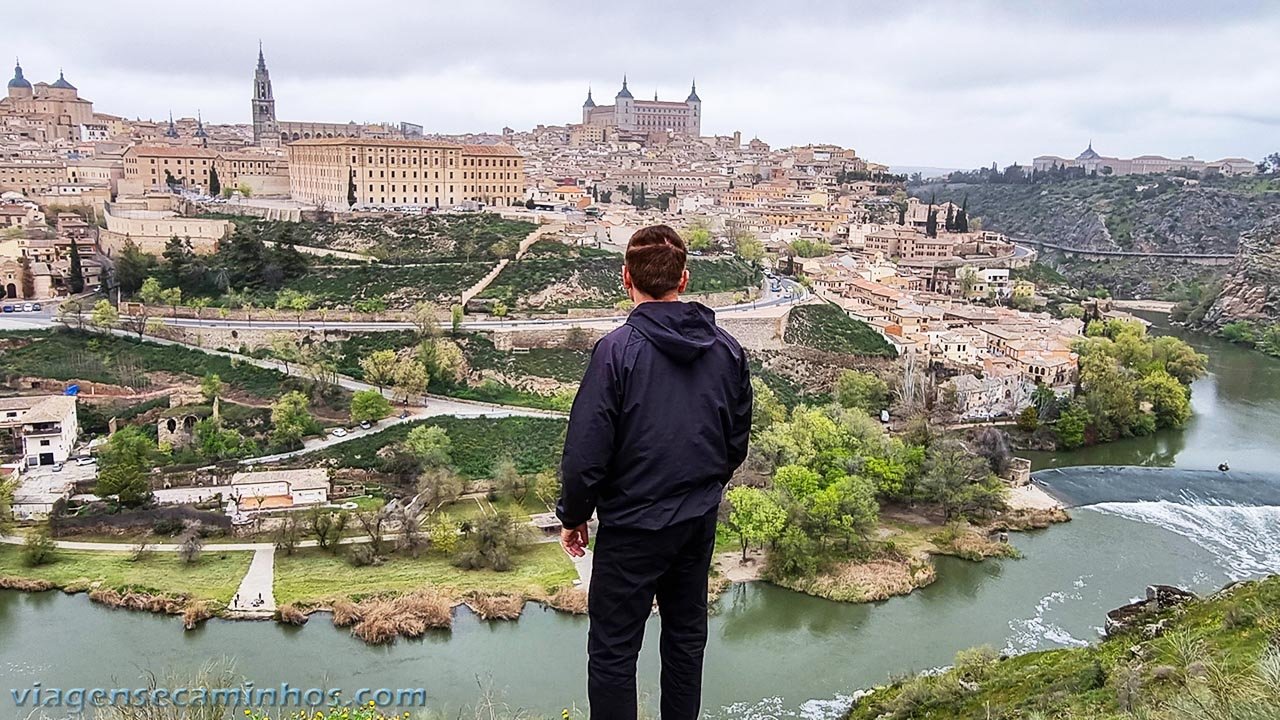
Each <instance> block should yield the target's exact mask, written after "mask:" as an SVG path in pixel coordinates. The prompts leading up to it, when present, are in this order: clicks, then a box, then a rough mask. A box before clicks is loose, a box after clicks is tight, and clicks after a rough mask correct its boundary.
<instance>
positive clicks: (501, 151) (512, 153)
mask: <svg viewBox="0 0 1280 720" xmlns="http://www.w3.org/2000/svg"><path fill="white" fill-rule="evenodd" d="M462 154H463V155H502V156H505V157H523V156H522V155H521V154H520V151H519V150H516V149H515V148H513V147H511V146H510V145H463V146H462Z"/></svg>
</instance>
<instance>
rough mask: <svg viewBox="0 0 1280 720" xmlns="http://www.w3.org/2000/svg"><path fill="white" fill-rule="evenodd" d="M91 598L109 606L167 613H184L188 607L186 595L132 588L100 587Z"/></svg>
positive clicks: (90, 594)
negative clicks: (171, 595)
mask: <svg viewBox="0 0 1280 720" xmlns="http://www.w3.org/2000/svg"><path fill="white" fill-rule="evenodd" d="M89 599H90V600H92V601H93V602H96V603H100V604H102V605H106V606H108V607H113V608H123V609H125V610H143V611H146V612H154V613H164V614H166V615H182V614H185V612H186V609H187V598H186V597H170V596H167V595H149V594H147V593H141V592H134V591H132V590H125V591H123V592H121V591H118V590H113V589H111V588H99V589H97V590H94V591H92V592H90V593H89Z"/></svg>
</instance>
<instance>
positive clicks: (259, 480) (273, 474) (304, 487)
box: [224, 468, 329, 512]
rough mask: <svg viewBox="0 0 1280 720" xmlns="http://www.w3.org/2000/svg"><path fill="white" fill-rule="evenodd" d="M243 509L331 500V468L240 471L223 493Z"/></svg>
mask: <svg viewBox="0 0 1280 720" xmlns="http://www.w3.org/2000/svg"><path fill="white" fill-rule="evenodd" d="M224 497H226V498H227V499H228V500H229V501H231V502H233V503H235V504H236V505H237V507H238V509H239V510H240V511H241V512H245V511H253V510H279V509H281V508H291V507H298V506H302V505H322V504H324V503H326V502H329V472H328V471H327V470H324V469H323V468H303V469H300V470H265V471H260V472H240V473H236V474H235V475H233V476H232V477H231V487H230V490H229V491H228V492H227V493H226V494H225V495H224Z"/></svg>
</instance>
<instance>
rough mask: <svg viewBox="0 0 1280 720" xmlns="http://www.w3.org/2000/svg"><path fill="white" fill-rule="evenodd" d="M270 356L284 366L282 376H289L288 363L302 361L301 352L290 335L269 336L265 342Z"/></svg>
mask: <svg viewBox="0 0 1280 720" xmlns="http://www.w3.org/2000/svg"><path fill="white" fill-rule="evenodd" d="M267 346H268V347H269V348H271V355H272V356H273V357H275V359H277V360H279V361H280V362H281V363H283V364H284V374H285V375H288V374H289V363H297V362H301V361H302V352H301V350H299V348H298V343H297V339H296V338H295V336H294V335H293V334H292V333H287V332H282V333H276V334H274V335H272V336H271V339H270V340H268V341H267Z"/></svg>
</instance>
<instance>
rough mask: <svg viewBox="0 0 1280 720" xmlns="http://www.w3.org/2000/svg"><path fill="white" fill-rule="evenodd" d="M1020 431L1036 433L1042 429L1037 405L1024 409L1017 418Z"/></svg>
mask: <svg viewBox="0 0 1280 720" xmlns="http://www.w3.org/2000/svg"><path fill="white" fill-rule="evenodd" d="M1016 422H1017V426H1018V429H1019V430H1021V431H1023V432H1035V431H1036V428H1038V427H1040V411H1039V410H1038V409H1036V406H1035V405H1028V406H1026V407H1024V408H1022V411H1021V412H1019V413H1018V418H1017V421H1016Z"/></svg>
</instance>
